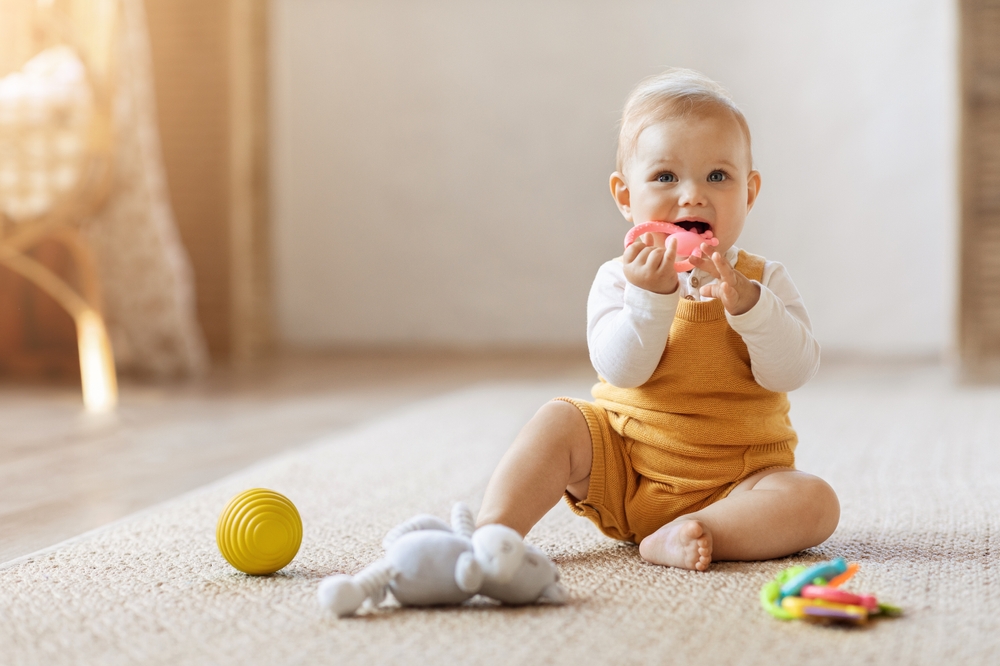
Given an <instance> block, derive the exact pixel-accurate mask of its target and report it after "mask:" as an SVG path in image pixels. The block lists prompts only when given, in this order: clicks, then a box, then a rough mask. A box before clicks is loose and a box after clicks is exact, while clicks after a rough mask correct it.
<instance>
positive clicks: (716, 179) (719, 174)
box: [708, 171, 726, 183]
mask: <svg viewBox="0 0 1000 666" xmlns="http://www.w3.org/2000/svg"><path fill="white" fill-rule="evenodd" d="M725 179H726V172H725V171H713V172H712V173H710V174H708V182H710V183H721V182H722V181H724V180H725Z"/></svg>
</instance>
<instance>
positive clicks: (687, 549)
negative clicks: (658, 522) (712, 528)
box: [639, 519, 712, 571]
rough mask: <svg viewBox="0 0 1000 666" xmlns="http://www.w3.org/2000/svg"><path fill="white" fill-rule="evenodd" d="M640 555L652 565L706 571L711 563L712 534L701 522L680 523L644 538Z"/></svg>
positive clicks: (668, 525) (677, 522) (676, 522)
mask: <svg viewBox="0 0 1000 666" xmlns="http://www.w3.org/2000/svg"><path fill="white" fill-rule="evenodd" d="M639 554H640V555H642V559H644V560H646V561H647V562H652V563H653V564H665V565H667V566H670V567H680V568H682V569H694V570H695V571H705V570H706V569H708V565H709V564H711V563H712V533H711V532H709V531H708V528H707V527H705V525H703V524H702V523H701V521H698V520H683V519H682V520H677V521H674V522H672V523H667V524H666V525H664V526H663V527H661V528H660V529H658V530H656V531H655V532H653V533H652V534H650V535H649V536H648V537H646V538H645V539H643V540H642V543H640V544H639Z"/></svg>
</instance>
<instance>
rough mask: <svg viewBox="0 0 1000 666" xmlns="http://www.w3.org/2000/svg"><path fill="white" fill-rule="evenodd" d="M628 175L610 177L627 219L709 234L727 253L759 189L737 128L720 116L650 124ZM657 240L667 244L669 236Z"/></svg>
mask: <svg viewBox="0 0 1000 666" xmlns="http://www.w3.org/2000/svg"><path fill="white" fill-rule="evenodd" d="M624 168H625V173H624V174H620V173H617V172H616V173H615V174H613V175H612V177H611V190H612V194H614V196H615V201H616V202H617V203H618V208H619V210H621V212H622V215H624V216H625V219H627V220H628V221H629V222H631V223H632V224H633V225H635V224H641V223H643V222H650V221H658V222H671V223H673V224H676V225H678V226H681V227H685V228H691V229H692V230H694V231H697V232H699V233H702V232H704V231H706V230H711V231H712V233H713V234H714V235H715V237H716V238H718V239H719V245H718V246H717V247H715V248H714V249H715V250H716V251H718V252H720V253H722V254H725V252H726V250H728V249H729V248H730V247H732V246H733V244H734V243H736V240H737V239H738V238H739V236H740V233H741V232H742V231H743V224H744V222H745V221H746V216H747V213H749V212H750V208H751V207H752V206H753V202H754V200H755V199H756V197H757V191H758V189H759V188H760V174H758V173H757V172H756V171H753V170H752V169H751V168H750V154H749V147H748V146H747V145H746V140H745V138H744V137H743V134H742V132H741V131H740V128H739V125H737V123H736V121H735V120H733V119H732V118H729V117H727V116H725V115H723V114H712V115H708V116H702V117H698V116H691V117H687V118H671V119H668V120H664V121H662V122H658V123H655V124H652V125H650V126H649V127H647V128H646V129H644V130H643V131H642V133H641V134H640V135H639V138H638V140H637V142H636V150H635V155H634V156H633V157H632V159H631V160H630V161H629V162H628V164H626V165H625V167H624ZM616 177H617V179H618V181H617V183H616ZM656 238H657V240H656V243H657V244H658V245H662V244H663V242H664V237H663V236H662V235H660V234H657V235H656Z"/></svg>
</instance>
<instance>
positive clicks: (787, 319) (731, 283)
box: [692, 245, 819, 391]
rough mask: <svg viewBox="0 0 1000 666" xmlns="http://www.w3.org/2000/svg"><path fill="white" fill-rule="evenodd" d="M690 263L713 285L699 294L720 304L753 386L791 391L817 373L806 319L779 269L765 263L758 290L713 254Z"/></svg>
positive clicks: (814, 344)
mask: <svg viewBox="0 0 1000 666" xmlns="http://www.w3.org/2000/svg"><path fill="white" fill-rule="evenodd" d="M702 250H703V251H706V252H705V254H706V258H704V259H700V258H695V259H692V263H693V264H695V265H696V266H698V267H699V268H701V269H702V270H705V271H708V272H709V273H711V274H712V275H713V276H714V277H715V278H717V281H715V282H713V283H712V284H710V285H705V286H704V287H702V288H701V293H702V295H704V296H712V297H713V298H721V299H722V303H723V305H724V306H725V308H726V318H727V319H728V320H729V325H730V326H732V327H733V330H734V331H736V332H737V333H739V334H740V337H742V338H743V342H745V343H746V345H747V350H748V351H749V352H750V369H751V371H752V372H753V377H754V379H755V380H757V383H758V384H760V385H761V386H763V387H764V388H766V389H769V390H771V391H793V390H795V389H797V388H799V387H800V386H802V385H803V384H805V383H806V382H807V381H809V380H810V379H811V378H812V376H813V375H814V374H816V370H818V369H819V343H818V342H817V341H816V338H815V337H813V334H812V326H811V324H810V323H809V315H808V314H807V313H806V308H805V305H803V303H802V297H801V296H800V295H799V291H798V289H796V288H795V285H794V284H793V283H792V279H791V278H790V277H789V276H788V272H787V271H786V270H785V267H784V266H782V265H781V264H779V263H777V262H768V263H767V264H766V265H765V267H764V275H763V276H761V280H762V281H763V284H761V283H760V282H755V281H752V280H749V279H747V278H746V277H745V276H743V275H741V274H740V273H739V272H737V271H735V270H734V269H733V267H732V266H730V265H729V264H728V263H726V261H725V259H723V258H722V256H721V255H720V254H719V253H713V254H711V256H708V252H707V250H708V248H707V247H706V246H704V245H702Z"/></svg>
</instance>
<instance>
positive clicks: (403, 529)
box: [382, 515, 451, 550]
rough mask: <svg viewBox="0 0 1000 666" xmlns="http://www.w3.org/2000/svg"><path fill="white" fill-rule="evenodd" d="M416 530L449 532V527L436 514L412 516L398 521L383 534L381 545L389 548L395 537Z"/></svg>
mask: <svg viewBox="0 0 1000 666" xmlns="http://www.w3.org/2000/svg"><path fill="white" fill-rule="evenodd" d="M417 530H444V531H445V532H450V531H451V528H450V527H448V523H446V522H444V521H443V520H441V519H440V518H438V517H437V516H430V515H421V516H414V517H413V518H410V519H409V520H407V521H406V522H405V523H400V524H399V525H396V526H395V527H393V528H392V529H391V530H389V532H388V533H387V534H386V535H385V538H384V539H382V547H383V548H385V549H386V550H389V547H390V546H391V545H392V544H393V543H394V542H395V541H396V539H398V538H399V537H401V536H403V535H404V534H409V533H410V532H416V531H417Z"/></svg>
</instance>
